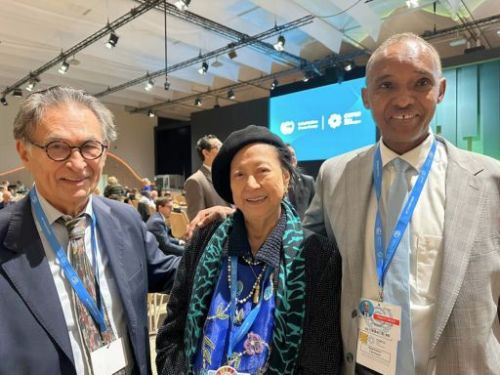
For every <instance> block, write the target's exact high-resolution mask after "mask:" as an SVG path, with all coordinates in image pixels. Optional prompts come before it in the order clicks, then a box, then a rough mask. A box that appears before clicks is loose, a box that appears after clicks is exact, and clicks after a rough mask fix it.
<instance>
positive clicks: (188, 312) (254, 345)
mask: <svg viewBox="0 0 500 375" xmlns="http://www.w3.org/2000/svg"><path fill="white" fill-rule="evenodd" d="M293 176H294V169H293V167H292V165H291V164H290V152H289V151H288V149H287V147H286V146H285V144H284V143H283V142H282V141H281V139H280V138H279V137H277V136H276V135H273V134H272V133H270V132H269V130H268V129H266V128H263V127H258V126H254V125H250V126H248V127H246V128H245V129H243V130H239V131H236V132H233V133H231V135H229V137H228V138H227V139H226V141H225V142H224V144H223V146H222V148H221V150H220V151H219V154H218V156H217V158H216V159H215V161H214V164H213V169H212V178H213V183H214V187H215V189H216V190H217V192H218V193H219V195H220V196H221V197H222V198H223V199H225V200H226V201H228V202H231V203H233V204H234V205H235V207H236V212H235V213H234V214H233V215H230V216H228V217H227V218H226V219H225V220H219V221H216V222H213V223H212V224H210V225H208V226H206V227H205V228H202V229H201V230H198V231H196V232H195V234H194V236H193V238H192V240H191V242H190V244H189V245H188V247H187V248H186V251H185V254H184V257H183V259H182V260H181V263H180V265H179V269H178V272H177V275H176V280H175V282H174V287H173V289H172V294H171V297H170V301H169V304H168V307H167V308H168V314H167V318H166V320H165V322H164V324H163V326H162V327H161V329H160V330H159V333H158V337H157V343H156V349H157V358H156V364H157V368H158V371H159V373H160V374H206V373H211V372H212V373H216V372H217V373H235V372H236V371H237V372H238V373H249V374H276V375H277V374H279V375H283V374H337V373H339V371H340V365H341V361H342V339H341V334H340V316H339V307H340V290H341V286H340V279H341V268H340V264H341V260H340V256H339V253H338V250H337V249H336V246H335V245H334V244H333V243H331V242H329V241H328V240H327V239H326V238H325V237H321V236H317V235H314V236H312V237H309V238H308V239H307V240H305V239H304V234H303V231H302V227H301V224H300V218H299V217H298V216H297V214H296V212H295V210H294V209H293V207H292V205H291V204H290V202H289V201H288V199H287V198H286V197H287V190H288V186H289V184H290V182H291V180H292V178H293Z"/></svg>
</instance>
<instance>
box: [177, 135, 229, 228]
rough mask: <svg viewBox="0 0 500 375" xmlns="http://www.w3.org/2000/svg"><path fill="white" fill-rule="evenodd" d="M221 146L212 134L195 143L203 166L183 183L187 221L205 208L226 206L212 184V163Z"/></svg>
mask: <svg viewBox="0 0 500 375" xmlns="http://www.w3.org/2000/svg"><path fill="white" fill-rule="evenodd" d="M221 145H222V143H221V141H220V140H219V139H218V138H217V137H216V136H215V135H212V134H208V135H205V136H203V137H201V138H200V139H199V140H198V142H196V150H197V151H198V155H199V156H200V159H201V161H202V163H203V165H202V166H201V167H200V169H198V170H197V171H196V172H195V173H194V174H192V175H191V176H190V177H189V178H188V179H187V180H186V182H185V183H184V190H185V191H186V201H187V215H188V218H189V220H192V219H193V218H194V217H195V216H196V214H197V213H198V212H199V211H201V210H203V209H205V208H208V207H212V206H217V205H222V206H228V204H227V203H226V202H225V201H224V200H223V199H222V198H221V197H220V196H219V194H217V192H216V191H215V189H214V185H213V183H212V163H213V161H214V159H215V157H216V156H217V154H218V152H219V148H220V147H221Z"/></svg>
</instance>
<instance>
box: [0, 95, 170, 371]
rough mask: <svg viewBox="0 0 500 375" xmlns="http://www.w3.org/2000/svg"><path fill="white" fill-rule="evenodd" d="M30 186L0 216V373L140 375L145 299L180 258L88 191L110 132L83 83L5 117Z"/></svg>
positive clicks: (165, 284)
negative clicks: (11, 122)
mask: <svg viewBox="0 0 500 375" xmlns="http://www.w3.org/2000/svg"><path fill="white" fill-rule="evenodd" d="M14 137H15V139H16V147H17V152H18V154H19V157H20V158H21V160H22V162H23V164H24V166H25V167H26V168H27V169H28V170H29V171H30V172H31V173H32V175H33V178H34V181H35V184H34V186H33V188H32V189H31V191H30V192H29V194H28V196H27V197H25V198H24V199H22V200H21V201H19V202H18V203H17V204H15V205H11V206H9V207H8V208H6V209H3V210H2V212H1V213H0V296H1V298H0V299H1V300H2V302H1V303H0V316H1V317H2V319H0V332H1V335H0V337H1V342H2V345H0V358H2V360H1V361H0V374H13V373H23V374H35V373H36V374H96V373H99V374H101V373H106V374H116V373H117V374H149V373H150V372H151V369H150V364H149V363H150V358H149V337H148V329H147V312H146V296H147V292H148V291H155V292H161V291H165V290H168V289H169V288H170V286H171V283H172V280H173V276H174V273H175V270H176V268H177V265H178V262H179V258H177V257H174V256H166V255H164V254H163V252H161V251H160V250H159V249H158V243H157V242H156V240H155V238H154V236H153V235H152V234H151V233H149V232H148V231H147V230H146V227H145V225H144V224H143V223H142V220H141V219H140V217H139V215H138V214H137V212H136V211H135V210H134V209H133V208H132V207H130V206H128V205H126V204H122V203H119V202H116V201H112V200H109V199H105V198H101V197H97V196H92V192H93V191H94V190H95V188H96V185H97V183H98V181H99V178H100V177H101V174H102V170H103V167H104V163H105V161H106V151H107V148H108V147H109V144H110V142H112V141H114V140H115V139H116V130H115V124H114V123H113V116H112V114H111V112H110V111H109V110H108V109H107V108H105V107H104V106H103V105H102V104H101V103H100V102H99V101H98V100H97V99H95V98H94V97H92V96H90V95H88V94H86V93H84V92H83V91H80V90H74V89H71V88H62V87H55V88H51V89H49V90H45V91H43V92H38V93H34V94H32V95H30V96H29V97H28V98H27V99H26V100H25V101H24V102H23V103H22V104H21V107H20V110H19V113H18V114H17V117H16V119H15V120H14Z"/></svg>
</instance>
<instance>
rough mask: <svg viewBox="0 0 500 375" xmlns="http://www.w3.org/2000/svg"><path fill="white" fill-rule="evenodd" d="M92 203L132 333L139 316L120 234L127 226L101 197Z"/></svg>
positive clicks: (101, 241)
mask: <svg viewBox="0 0 500 375" xmlns="http://www.w3.org/2000/svg"><path fill="white" fill-rule="evenodd" d="M92 204H93V209H94V212H95V216H96V221H97V233H98V235H99V240H100V248H101V251H106V254H107V256H108V257H109V265H110V267H111V271H112V273H113V276H114V278H115V284H116V287H117V288H118V292H119V294H120V297H121V301H122V305H123V308H124V309H125V315H126V317H127V321H128V329H129V333H130V334H131V335H132V334H133V333H134V332H133V330H134V329H135V327H137V317H136V315H135V309H134V306H132V297H131V294H130V287H129V284H128V280H129V278H128V276H130V275H126V273H125V267H124V264H123V262H124V259H123V255H124V253H125V243H124V240H123V237H122V236H121V235H120V234H122V233H126V228H122V225H121V224H120V222H119V221H118V219H117V218H116V217H115V216H114V215H113V214H112V212H111V208H110V207H109V206H108V205H106V204H105V203H104V202H103V201H102V200H101V199H99V198H97V197H94V198H93V199H92Z"/></svg>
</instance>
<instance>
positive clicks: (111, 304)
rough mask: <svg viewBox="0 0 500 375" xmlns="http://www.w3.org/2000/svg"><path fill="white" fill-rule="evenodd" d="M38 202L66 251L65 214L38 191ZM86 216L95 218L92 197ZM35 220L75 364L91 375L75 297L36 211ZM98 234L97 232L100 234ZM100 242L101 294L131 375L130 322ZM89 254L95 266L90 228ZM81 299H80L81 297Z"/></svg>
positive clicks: (87, 234) (80, 371)
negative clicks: (76, 314) (120, 340)
mask: <svg viewBox="0 0 500 375" xmlns="http://www.w3.org/2000/svg"><path fill="white" fill-rule="evenodd" d="M37 194H38V198H39V200H40V204H41V206H42V209H43V211H44V212H45V215H46V216H47V220H48V222H49V224H50V225H51V226H52V230H53V231H54V234H55V236H56V237H57V240H58V241H59V243H60V244H61V246H62V248H63V249H66V248H67V246H68V241H69V240H68V231H67V229H66V226H65V225H64V224H62V223H58V222H56V220H57V219H59V218H60V217H61V216H63V213H62V212H60V211H58V210H57V209H56V208H55V207H54V206H52V205H51V204H50V203H49V202H47V200H46V199H45V198H44V197H43V196H42V195H41V194H40V193H39V192H38V191H37ZM84 211H85V213H87V214H88V215H90V216H92V214H93V211H92V197H90V198H89V202H88V203H87V206H86V207H85V210H84ZM33 219H34V220H35V224H36V228H37V230H38V233H39V235H40V238H41V240H42V244H43V248H44V250H45V255H46V256H47V260H48V262H49V266H50V271H51V272H52V277H53V278H54V283H55V285H56V288H57V293H58V295H59V300H60V301H61V307H62V310H63V314H64V319H65V320H66V325H67V327H68V334H69V339H70V343H71V350H72V352H73V359H74V362H75V368H76V373H77V374H78V375H87V374H91V371H90V369H89V365H88V363H87V361H86V359H85V356H84V352H83V345H82V339H81V336H80V330H79V329H78V325H77V322H76V319H77V317H76V316H75V314H74V309H73V308H72V304H73V300H72V297H71V293H72V292H71V289H72V287H71V285H70V283H69V282H68V281H67V280H66V277H65V276H64V271H63V269H62V267H61V265H60V264H59V261H58V260H57V258H56V256H55V252H54V250H53V249H52V247H51V246H50V243H49V242H48V240H47V239H46V238H45V235H44V234H43V231H42V229H41V227H40V224H39V223H38V221H37V219H36V215H35V213H34V210H33ZM96 231H97V230H96ZM96 242H97V265H98V269H99V278H98V280H99V288H100V292H101V298H102V301H103V304H104V306H105V307H106V310H107V312H108V318H109V323H110V325H111V328H112V329H113V332H114V333H115V336H116V337H117V338H118V337H122V338H123V342H124V344H125V352H126V356H127V363H128V366H127V373H130V371H131V369H132V367H133V366H132V358H133V356H132V352H131V349H130V344H129V340H128V333H127V322H126V318H125V313H124V311H123V306H122V302H121V298H120V295H119V292H118V289H117V286H116V283H115V280H114V278H113V274H112V272H111V269H110V266H109V258H108V256H107V254H106V251H104V250H103V249H101V248H100V246H99V236H98V235H97V233H96ZM85 251H86V253H87V256H88V258H89V260H90V261H91V262H93V257H92V247H91V227H90V225H89V226H87V228H86V230H85ZM77 298H78V297H77Z"/></svg>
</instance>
